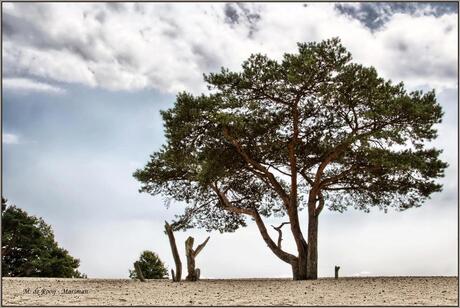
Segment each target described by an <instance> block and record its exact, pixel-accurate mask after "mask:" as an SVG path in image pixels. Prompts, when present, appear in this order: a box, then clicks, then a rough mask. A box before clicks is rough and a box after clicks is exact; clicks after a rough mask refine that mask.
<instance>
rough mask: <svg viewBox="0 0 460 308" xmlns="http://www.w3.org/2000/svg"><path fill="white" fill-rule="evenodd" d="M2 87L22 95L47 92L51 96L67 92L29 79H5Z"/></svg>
mask: <svg viewBox="0 0 460 308" xmlns="http://www.w3.org/2000/svg"><path fill="white" fill-rule="evenodd" d="M2 85H3V89H4V90H14V91H18V92H21V93H28V92H45V93H51V94H62V93H64V92H65V90H64V89H61V88H59V87H56V86H52V85H50V84H47V83H43V82H38V81H35V80H31V79H27V78H4V79H3V81H2Z"/></svg>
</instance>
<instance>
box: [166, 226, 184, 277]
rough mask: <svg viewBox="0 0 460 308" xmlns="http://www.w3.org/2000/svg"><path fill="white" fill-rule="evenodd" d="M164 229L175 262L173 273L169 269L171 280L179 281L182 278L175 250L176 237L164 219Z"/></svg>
mask: <svg viewBox="0 0 460 308" xmlns="http://www.w3.org/2000/svg"><path fill="white" fill-rule="evenodd" d="M165 230H166V234H168V238H169V244H170V245H171V250H172V254H173V257H174V263H176V272H175V273H174V271H173V270H171V274H172V280H173V281H174V282H179V281H181V279H182V278H181V277H182V262H181V261H180V256H179V252H178V251H177V246H176V239H175V238H174V233H173V229H172V226H171V225H170V224H169V223H168V222H167V221H165Z"/></svg>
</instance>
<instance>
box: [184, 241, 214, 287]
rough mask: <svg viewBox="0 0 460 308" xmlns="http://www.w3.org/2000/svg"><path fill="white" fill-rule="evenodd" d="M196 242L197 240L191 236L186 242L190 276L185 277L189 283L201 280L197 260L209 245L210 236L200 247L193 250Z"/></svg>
mask: <svg viewBox="0 0 460 308" xmlns="http://www.w3.org/2000/svg"><path fill="white" fill-rule="evenodd" d="M194 241H195V240H194V239H193V237H191V236H189V237H188V238H187V240H186V241H185V255H186V256H187V270H188V275H187V277H185V279H186V280H187V281H197V280H198V279H200V269H199V268H195V258H196V256H197V255H198V254H199V253H200V251H201V250H202V249H203V248H204V246H205V245H206V244H207V243H208V241H209V236H208V238H207V239H206V240H205V241H204V242H203V243H202V244H200V245H198V246H197V247H196V249H195V250H193V242H194Z"/></svg>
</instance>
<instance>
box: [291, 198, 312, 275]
mask: <svg viewBox="0 0 460 308" xmlns="http://www.w3.org/2000/svg"><path fill="white" fill-rule="evenodd" d="M288 214H289V221H290V225H291V233H292V235H293V237H294V240H295V243H296V247H297V266H295V267H294V266H293V277H292V278H293V279H294V280H305V279H307V265H308V263H307V256H308V244H307V242H305V239H304V237H303V234H302V230H301V229H300V223H299V216H298V212H297V207H294V204H291V208H290V209H289V211H288ZM291 266H292V264H291Z"/></svg>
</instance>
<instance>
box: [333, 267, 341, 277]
mask: <svg viewBox="0 0 460 308" xmlns="http://www.w3.org/2000/svg"><path fill="white" fill-rule="evenodd" d="M339 269H340V266H337V265H336V266H335V273H334V274H335V275H334V276H335V279H338V278H339Z"/></svg>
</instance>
